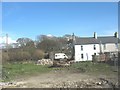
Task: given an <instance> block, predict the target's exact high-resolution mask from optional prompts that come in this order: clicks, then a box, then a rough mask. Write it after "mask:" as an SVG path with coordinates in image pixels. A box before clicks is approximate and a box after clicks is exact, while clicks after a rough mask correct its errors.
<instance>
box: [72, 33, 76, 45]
mask: <svg viewBox="0 0 120 90" xmlns="http://www.w3.org/2000/svg"><path fill="white" fill-rule="evenodd" d="M72 39H73V44H75V43H76V39H75V35H74V33H73V35H72Z"/></svg>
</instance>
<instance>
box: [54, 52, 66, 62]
mask: <svg viewBox="0 0 120 90" xmlns="http://www.w3.org/2000/svg"><path fill="white" fill-rule="evenodd" d="M60 59H68V56H67V55H66V54H64V53H56V54H55V60H60Z"/></svg>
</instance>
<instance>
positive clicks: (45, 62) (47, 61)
mask: <svg viewBox="0 0 120 90" xmlns="http://www.w3.org/2000/svg"><path fill="white" fill-rule="evenodd" d="M37 65H53V61H52V60H51V59H41V60H38V61H37Z"/></svg>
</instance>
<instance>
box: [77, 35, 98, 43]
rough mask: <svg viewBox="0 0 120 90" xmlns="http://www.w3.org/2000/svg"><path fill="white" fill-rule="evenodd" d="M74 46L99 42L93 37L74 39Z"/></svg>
mask: <svg viewBox="0 0 120 90" xmlns="http://www.w3.org/2000/svg"><path fill="white" fill-rule="evenodd" d="M75 44H76V45H77V44H82V45H83V44H99V41H98V40H97V39H95V38H93V37H85V38H81V37H80V38H76V41H75Z"/></svg>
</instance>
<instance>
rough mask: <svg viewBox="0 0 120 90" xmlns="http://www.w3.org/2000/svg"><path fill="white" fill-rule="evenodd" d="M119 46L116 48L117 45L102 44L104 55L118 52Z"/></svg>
mask: <svg viewBox="0 0 120 90" xmlns="http://www.w3.org/2000/svg"><path fill="white" fill-rule="evenodd" d="M118 46H119V45H118ZM118 46H116V44H115V43H108V44H102V51H103V53H104V52H116V51H118Z"/></svg>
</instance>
